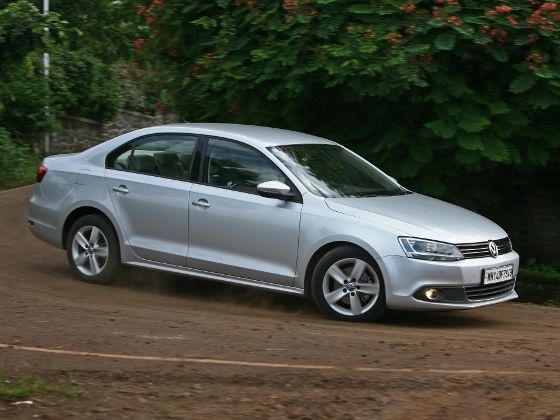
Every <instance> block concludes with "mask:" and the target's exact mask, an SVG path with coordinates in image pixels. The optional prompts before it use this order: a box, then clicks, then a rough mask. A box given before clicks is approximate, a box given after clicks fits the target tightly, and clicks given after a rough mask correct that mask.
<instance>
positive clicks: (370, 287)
mask: <svg viewBox="0 0 560 420" xmlns="http://www.w3.org/2000/svg"><path fill="white" fill-rule="evenodd" d="M311 292H312V296H313V300H314V302H315V304H316V305H317V307H318V308H319V310H320V311H321V312H323V313H324V314H325V315H327V316H329V317H331V318H335V319H340V320H345V321H370V320H374V319H377V318H379V317H380V316H381V315H382V314H383V312H384V311H385V286H384V284H383V279H382V277H381V273H379V270H378V269H377V265H376V264H375V262H374V261H373V259H372V258H371V256H370V255H369V254H367V253H366V252H365V251H363V250H361V249H358V248H354V247H351V246H344V247H340V248H335V249H333V250H331V251H329V252H327V253H326V254H325V255H324V256H323V257H322V258H321V259H320V260H319V262H318V263H317V265H316V267H315V270H314V272H313V277H312V283H311Z"/></svg>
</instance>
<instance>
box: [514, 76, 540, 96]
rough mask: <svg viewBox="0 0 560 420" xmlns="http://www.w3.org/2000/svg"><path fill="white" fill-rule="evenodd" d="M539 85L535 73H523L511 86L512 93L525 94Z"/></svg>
mask: <svg viewBox="0 0 560 420" xmlns="http://www.w3.org/2000/svg"><path fill="white" fill-rule="evenodd" d="M536 83H537V78H536V77H535V76H534V75H533V73H523V74H520V75H519V76H517V77H516V78H515V79H514V80H513V82H511V84H510V85H509V90H510V91H511V92H512V93H523V92H525V91H527V90H529V89H531V88H532V87H533V86H535V84H536Z"/></svg>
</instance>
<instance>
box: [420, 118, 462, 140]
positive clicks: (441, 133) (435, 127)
mask: <svg viewBox="0 0 560 420" xmlns="http://www.w3.org/2000/svg"><path fill="white" fill-rule="evenodd" d="M424 126H425V127H426V128H429V129H430V130H432V131H433V132H434V133H435V134H436V135H437V136H438V137H441V138H443V139H450V138H451V137H453V136H454V135H455V132H456V130H455V127H454V126H453V125H451V124H448V123H446V122H445V121H442V120H436V121H432V122H429V123H426V124H424Z"/></svg>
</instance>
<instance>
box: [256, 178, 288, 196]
mask: <svg viewBox="0 0 560 420" xmlns="http://www.w3.org/2000/svg"><path fill="white" fill-rule="evenodd" d="M257 192H258V193H259V195H262V196H263V197H268V198H277V199H279V200H289V199H291V198H293V197H295V194H294V193H293V192H292V190H291V189H290V187H288V186H287V185H286V184H284V183H283V182H280V181H266V182H263V183H261V184H259V185H257Z"/></svg>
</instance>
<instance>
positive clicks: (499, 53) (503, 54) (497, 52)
mask: <svg viewBox="0 0 560 420" xmlns="http://www.w3.org/2000/svg"><path fill="white" fill-rule="evenodd" d="M489 51H490V54H492V57H494V59H495V60H496V61H499V62H500V63H506V62H507V61H508V59H509V56H508V53H507V51H506V50H505V49H504V48H490V50H489Z"/></svg>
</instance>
